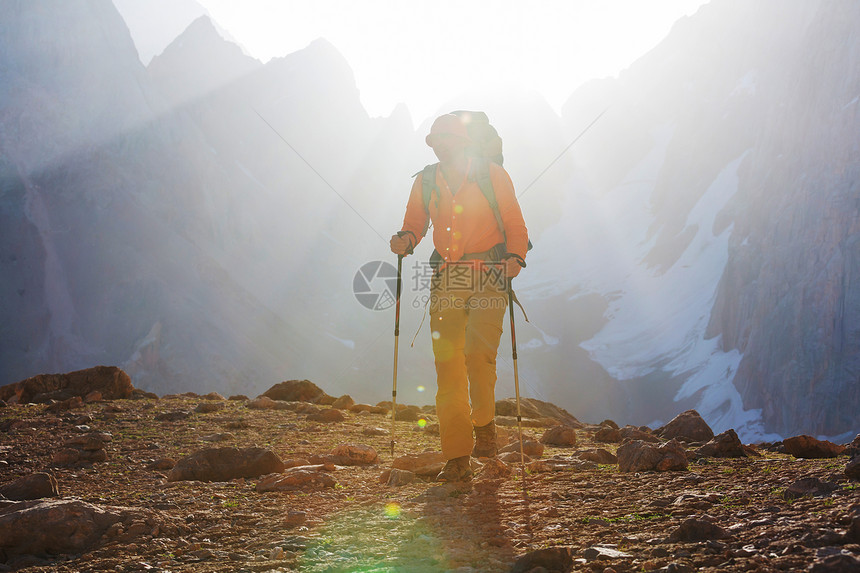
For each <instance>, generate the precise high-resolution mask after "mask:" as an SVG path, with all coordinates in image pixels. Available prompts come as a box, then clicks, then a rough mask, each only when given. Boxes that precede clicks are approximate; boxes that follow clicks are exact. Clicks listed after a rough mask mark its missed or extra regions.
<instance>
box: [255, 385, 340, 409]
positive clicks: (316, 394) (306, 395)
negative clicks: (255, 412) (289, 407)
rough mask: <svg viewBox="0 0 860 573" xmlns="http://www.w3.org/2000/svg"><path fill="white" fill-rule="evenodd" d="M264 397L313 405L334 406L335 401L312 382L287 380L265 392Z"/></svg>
mask: <svg viewBox="0 0 860 573" xmlns="http://www.w3.org/2000/svg"><path fill="white" fill-rule="evenodd" d="M263 396H265V397H266V398H271V399H272V400H283V401H286V402H310V403H312V404H332V403H333V402H334V400H335V399H334V398H332V397H331V396H329V395H328V394H326V393H325V392H323V391H322V390H321V389H320V388H319V387H318V386H317V385H316V384H314V383H313V382H311V381H310V380H287V381H286V382H281V383H280V384H275V385H274V386H272V387H271V388H269V389H268V390H266V391H265V392H263Z"/></svg>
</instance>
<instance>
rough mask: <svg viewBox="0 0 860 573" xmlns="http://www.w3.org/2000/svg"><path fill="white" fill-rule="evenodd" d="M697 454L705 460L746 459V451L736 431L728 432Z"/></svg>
mask: <svg viewBox="0 0 860 573" xmlns="http://www.w3.org/2000/svg"><path fill="white" fill-rule="evenodd" d="M696 454H697V455H699V456H702V457H705V458H744V457H746V456H747V452H746V449H745V448H744V445H743V444H742V443H741V440H740V438H738V435H737V433H736V432H735V431H734V430H726V431H725V432H723V433H722V434H720V435H718V436H714V438H713V439H712V440H711V441H709V442H708V443H707V444H705V445H704V446H702V447H701V448H699V449H698V450H696Z"/></svg>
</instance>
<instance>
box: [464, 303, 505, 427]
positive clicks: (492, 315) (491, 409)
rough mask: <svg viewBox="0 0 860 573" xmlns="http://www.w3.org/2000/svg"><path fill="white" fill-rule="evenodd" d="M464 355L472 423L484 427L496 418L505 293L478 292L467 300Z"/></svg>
mask: <svg viewBox="0 0 860 573" xmlns="http://www.w3.org/2000/svg"><path fill="white" fill-rule="evenodd" d="M467 308H468V319H467V325H466V340H465V348H464V352H465V355H466V370H467V373H468V376H469V395H470V397H471V401H472V423H473V424H474V425H475V426H485V425H486V424H489V423H490V422H492V421H493V419H494V418H495V415H496V353H497V352H498V349H499V341H500V339H501V337H502V323H503V321H504V318H505V309H506V308H507V299H506V298H505V296H504V293H499V292H492V291H491V292H478V293H476V294H475V295H474V296H473V297H472V298H471V299H469V304H468V305H467Z"/></svg>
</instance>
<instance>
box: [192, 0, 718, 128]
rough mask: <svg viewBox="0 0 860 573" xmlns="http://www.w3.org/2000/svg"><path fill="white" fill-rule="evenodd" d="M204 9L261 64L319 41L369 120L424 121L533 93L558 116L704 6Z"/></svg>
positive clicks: (465, 3)
mask: <svg viewBox="0 0 860 573" xmlns="http://www.w3.org/2000/svg"><path fill="white" fill-rule="evenodd" d="M199 2H200V3H201V4H203V5H204V6H205V7H206V8H207V9H208V10H209V12H210V14H211V15H212V17H213V18H214V19H215V20H216V21H218V23H219V24H220V25H221V26H223V27H224V28H225V29H227V30H228V31H229V32H230V33H231V34H232V35H233V36H234V37H235V38H236V39H237V40H238V41H239V42H241V43H242V44H243V46H244V47H245V48H246V49H247V50H248V52H249V53H250V54H251V55H252V56H254V57H256V58H257V59H260V60H261V61H263V62H266V61H268V60H269V59H270V58H272V57H279V56H285V55H287V54H288V53H291V52H294V51H296V50H299V49H301V48H303V47H305V46H306V45H307V44H309V43H310V42H311V41H313V40H315V39H316V38H319V37H324V38H326V39H327V40H329V41H330V42H331V43H332V44H334V45H335V47H337V49H338V50H339V51H340V52H341V53H342V54H343V55H344V57H345V58H346V59H347V61H348V62H349V64H350V66H351V67H352V69H353V71H354V72H355V76H356V82H357V84H358V88H359V90H360V91H361V99H362V103H363V104H364V106H365V108H366V109H367V110H368V112H369V113H370V115H372V116H381V115H388V114H389V113H390V112H391V110H392V109H393V107H394V106H395V105H397V104H398V103H400V102H404V103H406V104H407V106H408V107H409V109H410V111H411V112H412V114H413V119H414V120H416V121H417V122H420V121H422V120H423V119H424V118H426V117H428V116H430V115H432V114H433V113H434V112H435V111H436V110H437V109H438V108H439V107H440V106H441V105H443V104H444V103H445V102H446V101H448V100H450V99H451V98H453V97H454V96H456V95H458V94H460V93H461V92H463V91H478V92H486V91H488V90H506V89H512V88H514V89H519V90H523V89H525V90H532V91H535V92H538V93H541V94H543V95H544V97H546V99H547V101H549V103H550V105H552V106H553V107H554V108H555V109H556V110H559V109H560V108H561V106H562V105H563V104H564V102H565V101H566V100H567V98H568V97H569V96H570V95H571V93H572V92H573V91H574V90H575V89H576V87H578V86H579V85H581V84H582V83H583V82H585V81H588V80H590V79H593V78H600V77H606V76H612V75H616V74H617V73H618V72H619V71H621V70H622V69H623V68H625V67H627V66H629V65H630V64H631V63H632V62H633V61H634V60H635V59H636V58H638V57H639V56H641V55H642V54H644V53H645V52H646V51H647V50H649V49H650V48H652V47H653V46H654V45H656V44H657V43H658V42H659V41H660V40H661V39H662V38H663V37H665V36H666V34H668V32H669V29H670V28H671V26H672V24H673V23H674V22H675V21H676V20H678V19H679V18H681V17H683V16H685V15H689V14H692V13H693V12H695V11H696V9H698V7H699V6H700V5H701V4H703V3H704V2H705V0H661V1H660V2H642V1H641V0H600V1H599V2H598V1H592V0H589V1H586V0H542V1H541V2H523V1H522V0H520V1H519V2H515V1H512V0H496V1H495V2H493V3H486V2H478V1H470V0H457V1H452V0H434V1H428V0H413V1H410V2H402V1H397V0H365V1H362V2H355V1H354V0H293V1H289V2H283V1H281V0H245V1H244V2H241V3H240V2H235V1H233V0H199Z"/></svg>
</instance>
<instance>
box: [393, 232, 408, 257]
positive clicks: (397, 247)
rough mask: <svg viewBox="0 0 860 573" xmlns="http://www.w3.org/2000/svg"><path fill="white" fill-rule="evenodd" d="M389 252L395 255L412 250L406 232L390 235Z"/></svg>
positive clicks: (406, 253)
mask: <svg viewBox="0 0 860 573" xmlns="http://www.w3.org/2000/svg"><path fill="white" fill-rule="evenodd" d="M391 252H392V253H394V254H395V255H408V254H409V253H411V252H412V240H411V239H410V238H409V235H408V234H403V235H392V236H391Z"/></svg>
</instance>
